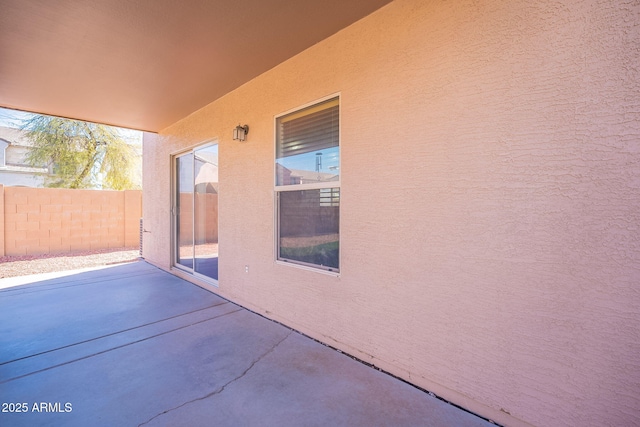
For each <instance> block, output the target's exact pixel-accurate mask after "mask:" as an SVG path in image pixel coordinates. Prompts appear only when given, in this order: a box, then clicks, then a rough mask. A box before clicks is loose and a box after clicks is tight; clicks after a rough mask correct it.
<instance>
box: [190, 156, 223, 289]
mask: <svg viewBox="0 0 640 427" xmlns="http://www.w3.org/2000/svg"><path fill="white" fill-rule="evenodd" d="M194 159H195V160H194V184H195V185H194V194H195V199H194V228H193V231H194V233H193V235H194V245H195V256H194V270H195V272H196V273H199V274H202V275H205V276H207V277H210V278H212V279H215V280H218V146H217V145H212V146H208V147H204V148H200V149H197V150H195V151H194Z"/></svg>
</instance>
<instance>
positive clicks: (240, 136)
mask: <svg viewBox="0 0 640 427" xmlns="http://www.w3.org/2000/svg"><path fill="white" fill-rule="evenodd" d="M248 133H249V126H248V125H244V126H240V125H238V126H236V127H235V129H233V140H234V141H244V140H245V139H247V134H248Z"/></svg>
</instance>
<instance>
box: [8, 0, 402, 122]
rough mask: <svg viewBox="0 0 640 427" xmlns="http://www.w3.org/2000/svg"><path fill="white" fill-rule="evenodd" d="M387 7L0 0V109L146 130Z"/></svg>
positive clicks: (226, 0)
mask: <svg viewBox="0 0 640 427" xmlns="http://www.w3.org/2000/svg"><path fill="white" fill-rule="evenodd" d="M389 1H390V0H322V1H318V0H310V1H296V0H216V1H207V0H188V1H174V0H146V1H128V0H100V1H92V2H77V1H72V0H54V1H41V0H0V11H1V13H0V106H1V107H6V108H13V109H18V110H24V111H30V112H36V113H42V114H50V115H57V116H62V117H68V118H74V119H81V120H87V121H93V122H100V123H106V124H111V125H116V126H121V127H127V128H133V129H139V130H145V131H151V132H157V131H159V130H161V129H163V128H165V127H166V126H168V125H170V124H172V123H174V122H175V121H177V120H179V119H181V118H183V117H185V116H187V115H189V114H190V113H192V112H194V111H196V110H198V109H200V108H201V107H203V106H205V105H207V104H208V103H210V102H211V101H213V100H215V99H217V98H219V97H221V96H223V95H224V94H226V93H228V92H230V91H232V90H233V89H235V88H237V87H239V86H241V85H242V84H244V83H245V82H247V81H249V80H251V79H252V78H254V77H256V76H258V75H259V74H262V73H264V72H265V71H267V70H269V69H271V68H273V67H274V66H276V65H278V64H279V63H281V62H283V61H285V60H287V59H288V58H290V57H292V56H294V55H296V54H297V53H299V52H301V51H303V50H305V49H306V48H308V47H310V46H312V45H313V44H315V43H318V42H319V41H321V40H323V39H325V38H327V37H328V36H330V35H332V34H334V33H336V32H338V31H339V30H341V29H342V28H344V27H346V26H348V25H350V24H352V23H353V22H355V21H357V20H359V19H361V18H363V17H364V16H366V15H368V14H370V13H372V12H373V11H375V10H376V9H378V8H380V7H382V6H383V5H385V4H386V3H389Z"/></svg>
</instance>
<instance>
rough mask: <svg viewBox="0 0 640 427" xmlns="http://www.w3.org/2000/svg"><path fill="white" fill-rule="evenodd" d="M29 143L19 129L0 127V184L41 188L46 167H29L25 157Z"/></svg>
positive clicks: (46, 170) (47, 170) (47, 171)
mask: <svg viewBox="0 0 640 427" xmlns="http://www.w3.org/2000/svg"><path fill="white" fill-rule="evenodd" d="M31 146H32V144H31V141H30V140H29V139H28V138H27V137H26V135H25V133H24V132H23V131H21V130H20V129H14V128H9V127H3V126H0V184H2V185H5V186H17V185H20V186H26V187H42V186H43V184H44V178H45V176H46V175H47V174H48V173H49V169H48V168H47V167H39V168H38V167H31V166H30V165H29V164H28V163H27V161H26V157H27V154H28V153H29V149H30V147H31Z"/></svg>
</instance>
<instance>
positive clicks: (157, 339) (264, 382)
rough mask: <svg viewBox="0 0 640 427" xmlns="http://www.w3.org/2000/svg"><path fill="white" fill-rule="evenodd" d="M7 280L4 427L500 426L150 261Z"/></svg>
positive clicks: (1, 291) (2, 343)
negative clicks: (10, 282)
mask: <svg viewBox="0 0 640 427" xmlns="http://www.w3.org/2000/svg"><path fill="white" fill-rule="evenodd" d="M7 280H11V279H4V280H0V395H2V397H3V399H4V401H5V402H12V403H20V404H21V405H22V404H26V406H25V407H23V406H20V408H19V409H20V410H19V411H16V410H15V408H16V407H15V405H14V406H13V410H12V411H7V412H4V411H3V412H0V425H11V426H23V425H24V426H33V425H53V424H55V425H65V426H76V425H77V426H87V425H94V426H99V425H104V426H124V425H128V426H134V425H138V426H154V425H172V426H176V425H189V426H197V425H216V426H237V425H272V426H276V425H278V426H288V425H307V426H327V425H333V426H343V425H344V426H347V425H348V426H360V425H363V426H364V425H387V426H417V425H429V426H456V427H465V426H466V427H489V426H491V425H493V424H491V423H490V422H488V421H486V420H484V419H482V418H479V417H477V416H475V415H473V414H470V413H468V412H465V411H463V410H461V409H459V408H457V407H455V406H453V405H449V404H447V403H446V402H443V401H441V400H439V399H437V398H435V397H433V396H432V395H430V394H428V393H425V392H423V391H421V390H419V389H417V388H415V387H413V386H411V385H409V384H407V383H405V382H403V381H400V380H398V379H396V378H393V377H391V376H389V375H387V374H384V373H382V372H380V371H377V370H375V369H372V368H370V367H368V366H366V365H364V364H362V363H360V362H358V361H356V360H354V359H352V358H350V357H348V356H346V355H344V354H342V353H339V352H337V351H335V350H333V349H331V348H329V347H326V346H324V345H322V344H320V343H318V342H316V341H314V340H312V339H310V338H307V337H305V336H303V335H301V334H299V333H297V332H296V331H293V330H291V329H289V328H287V327H285V326H282V325H280V324H278V323H275V322H272V321H270V320H267V319H265V318H263V317H261V316H259V315H257V314H255V313H252V312H250V311H248V310H246V309H243V308H242V307H240V306H238V305H236V304H233V303H231V302H229V301H227V300H225V299H222V298H220V297H218V296H216V295H215V294H213V293H210V292H208V291H206V290H204V289H202V288H199V287H197V286H196V285H193V284H191V283H189V282H186V281H184V280H182V279H179V278H177V277H175V276H173V275H171V274H169V273H166V272H164V271H162V270H160V269H158V268H156V267H152V266H151V265H149V264H147V263H145V262H142V261H140V262H136V263H132V264H126V265H121V266H114V267H110V268H106V269H100V270H94V271H89V272H84V273H79V274H74V275H67V276H63V277H58V278H55V279H50V280H45V281H40V282H35V283H30V284H25V285H22V286H15V287H3V285H4V284H3V283H2V282H5V281H7ZM22 409H25V410H24V411H22Z"/></svg>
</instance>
